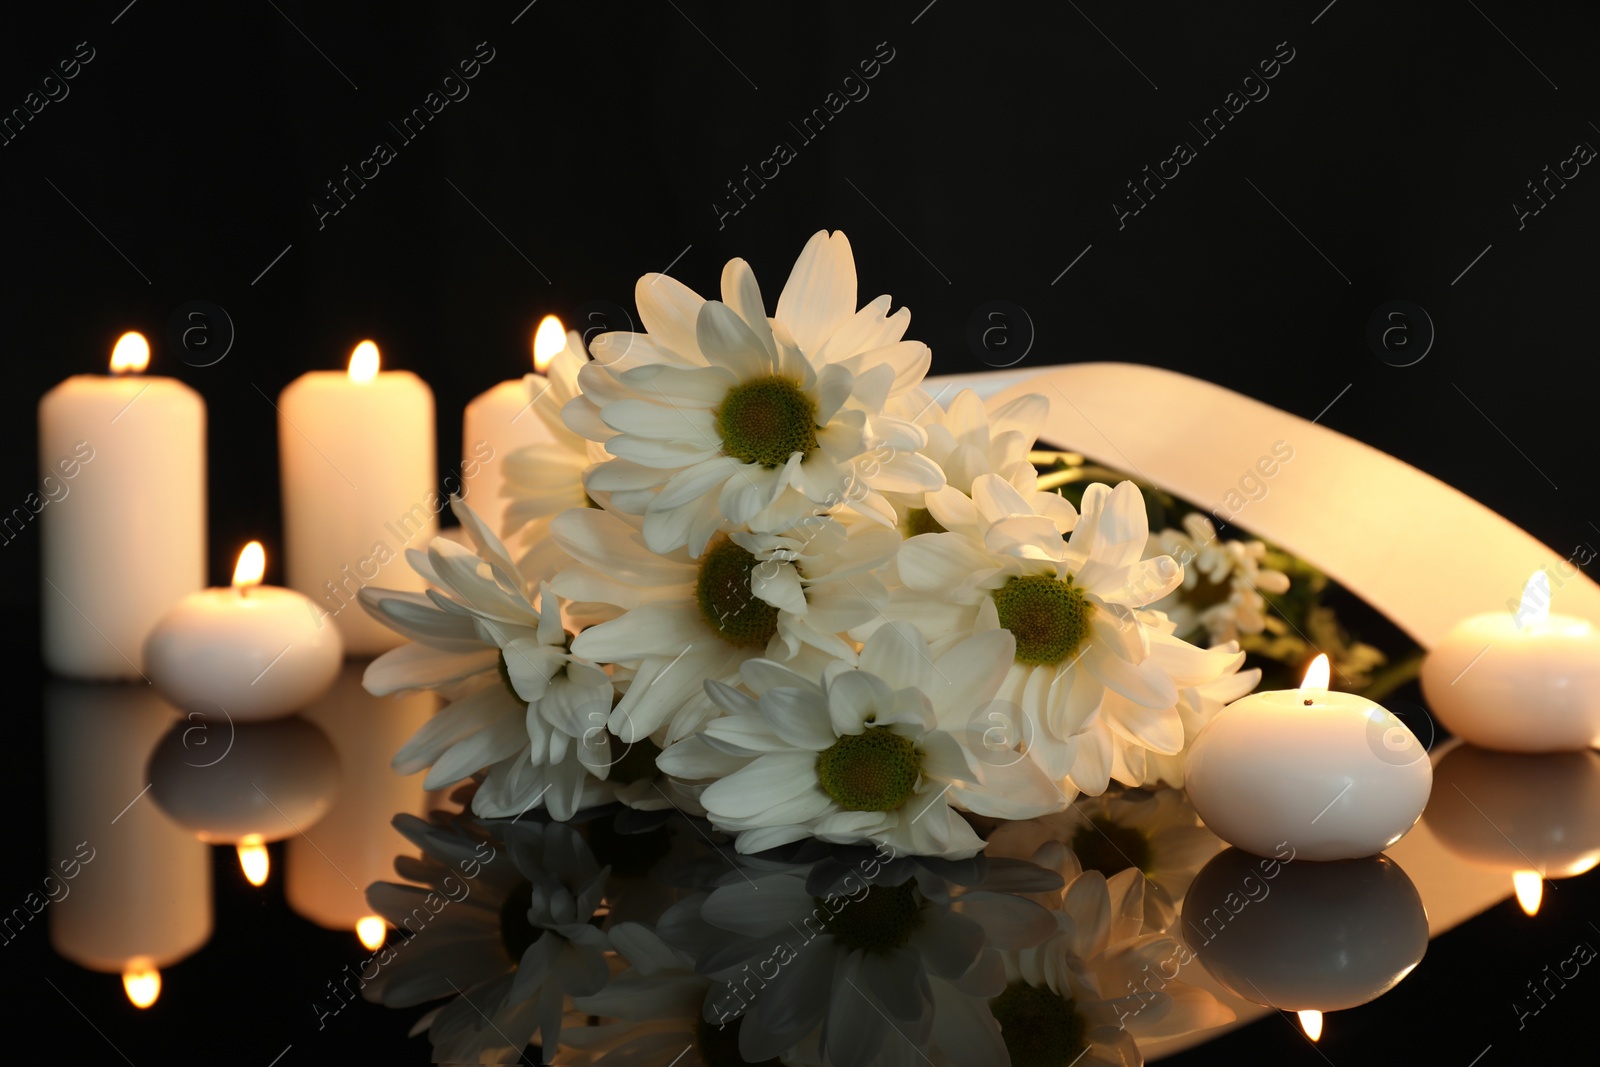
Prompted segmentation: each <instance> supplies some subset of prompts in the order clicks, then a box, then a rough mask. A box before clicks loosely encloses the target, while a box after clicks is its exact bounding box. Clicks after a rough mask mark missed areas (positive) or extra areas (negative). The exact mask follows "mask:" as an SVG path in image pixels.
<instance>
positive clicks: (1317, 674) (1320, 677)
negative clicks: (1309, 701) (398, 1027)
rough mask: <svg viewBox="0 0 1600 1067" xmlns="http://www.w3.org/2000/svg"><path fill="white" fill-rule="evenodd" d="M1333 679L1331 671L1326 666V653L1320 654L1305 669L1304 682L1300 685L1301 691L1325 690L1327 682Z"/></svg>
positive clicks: (1327, 665)
mask: <svg viewBox="0 0 1600 1067" xmlns="http://www.w3.org/2000/svg"><path fill="white" fill-rule="evenodd" d="M1332 677H1333V670H1332V668H1331V667H1330V666H1329V664H1328V657H1327V654H1326V653H1323V654H1320V655H1318V656H1317V658H1316V659H1314V660H1312V661H1311V665H1310V666H1309V667H1307V668H1306V676H1305V680H1304V681H1302V682H1301V683H1300V688H1301V689H1326V688H1328V682H1329V680H1330V679H1331V678H1332Z"/></svg>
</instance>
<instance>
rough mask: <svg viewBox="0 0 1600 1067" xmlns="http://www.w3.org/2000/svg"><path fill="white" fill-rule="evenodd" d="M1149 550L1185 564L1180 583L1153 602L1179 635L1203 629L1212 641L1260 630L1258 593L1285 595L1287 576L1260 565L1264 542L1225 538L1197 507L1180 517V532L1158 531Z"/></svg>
mask: <svg viewBox="0 0 1600 1067" xmlns="http://www.w3.org/2000/svg"><path fill="white" fill-rule="evenodd" d="M1149 551H1150V552H1152V553H1161V554H1164V555H1168V556H1171V557H1173V558H1174V559H1176V560H1178V561H1179V562H1180V563H1181V564H1183V568H1184V571H1183V586H1182V587H1181V588H1180V589H1178V590H1177V591H1175V592H1174V593H1172V594H1171V595H1170V596H1168V597H1167V598H1166V599H1164V600H1163V601H1162V602H1160V603H1159V604H1156V605H1155V606H1156V607H1158V608H1160V609H1162V610H1164V611H1166V612H1167V614H1168V615H1170V616H1171V617H1172V620H1173V621H1174V622H1175V623H1176V624H1177V634H1178V636H1180V637H1185V638H1188V637H1193V636H1195V635H1196V634H1197V633H1199V632H1200V631H1202V630H1203V631H1204V632H1205V633H1206V634H1207V635H1208V637H1209V638H1210V643H1211V644H1213V645H1216V644H1221V643H1223V642H1225V641H1236V640H1238V638H1239V635H1240V634H1241V633H1245V634H1258V633H1260V632H1261V631H1262V630H1263V629H1264V628H1265V627H1266V625H1267V600H1266V598H1265V597H1263V596H1262V595H1261V594H1262V593H1274V594H1277V593H1286V592H1288V591H1289V577H1288V575H1285V574H1283V573H1282V572H1280V571H1275V570H1269V569H1267V568H1265V567H1263V566H1262V561H1263V559H1264V558H1265V557H1266V554H1267V546H1266V545H1265V544H1263V543H1262V542H1260V541H1224V540H1222V539H1220V538H1219V537H1218V536H1217V529H1216V527H1215V526H1213V525H1212V523H1211V520H1210V519H1208V518H1206V516H1204V515H1202V514H1201V513H1200V512H1198V511H1193V512H1190V513H1189V514H1188V515H1185V516H1184V518H1183V530H1181V531H1180V530H1162V531H1161V532H1160V533H1159V534H1155V535H1152V536H1151V538H1150V545H1149Z"/></svg>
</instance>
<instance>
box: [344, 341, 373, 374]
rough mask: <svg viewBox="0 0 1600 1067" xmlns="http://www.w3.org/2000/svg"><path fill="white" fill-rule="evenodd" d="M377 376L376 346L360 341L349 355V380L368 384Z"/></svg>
mask: <svg viewBox="0 0 1600 1067" xmlns="http://www.w3.org/2000/svg"><path fill="white" fill-rule="evenodd" d="M377 376H378V346H377V345H375V344H373V343H372V342H371V341H362V342H361V343H360V344H358V345H356V347H355V350H354V351H353V352H351V353H350V380H351V381H352V382H370V381H372V379H374V378H376V377H377Z"/></svg>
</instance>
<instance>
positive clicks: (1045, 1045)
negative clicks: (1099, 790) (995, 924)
mask: <svg viewBox="0 0 1600 1067" xmlns="http://www.w3.org/2000/svg"><path fill="white" fill-rule="evenodd" d="M1145 884H1146V883H1145V881H1144V879H1143V878H1141V877H1140V875H1139V872H1137V871H1134V870H1127V871H1123V872H1122V873H1121V874H1118V875H1114V876H1113V877H1112V878H1110V879H1109V880H1108V879H1106V877H1105V876H1104V875H1102V874H1100V872H1098V871H1086V872H1084V873H1083V874H1080V875H1079V876H1078V877H1077V878H1075V879H1074V880H1073V881H1072V883H1071V884H1070V885H1068V886H1067V888H1066V890H1065V892H1064V893H1063V894H1062V902H1061V910H1059V911H1057V912H1055V913H1054V916H1055V919H1056V932H1055V935H1054V936H1052V937H1050V938H1049V939H1047V940H1046V941H1044V942H1043V943H1042V944H1040V945H1038V946H1036V947H1033V948H1027V949H1022V950H1020V951H1014V952H1004V953H1001V958H1002V959H1003V961H1004V963H1005V970H1006V987H1005V991H1004V992H1003V993H1001V994H1000V995H999V996H997V997H994V998H993V999H991V1000H990V1001H989V1002H988V1005H987V1012H988V1014H990V1015H992V1016H993V1018H994V1019H995V1020H996V1021H997V1022H998V1023H999V1024H1000V1036H1001V1039H1002V1040H1004V1041H1005V1043H1006V1048H1007V1050H1008V1051H1009V1052H1010V1054H1011V1062H1012V1063H1013V1064H1017V1063H1041V1064H1042V1063H1050V1064H1071V1063H1077V1064H1092V1065H1096V1067H1137V1065H1138V1064H1141V1063H1143V1056H1142V1055H1141V1053H1140V1052H1139V1049H1138V1047H1137V1046H1136V1045H1135V1044H1134V1039H1135V1038H1142V1039H1145V1040H1157V1039H1160V1038H1166V1037H1177V1036H1179V1035H1181V1034H1187V1033H1192V1032H1193V1031H1195V1030H1202V1029H1207V1028H1210V1027H1216V1026H1221V1025H1223V1024H1225V1023H1228V1022H1231V1021H1232V1020H1233V1018H1234V1016H1233V1012H1231V1011H1230V1010H1228V1009H1227V1008H1226V1007H1224V1006H1223V1005H1222V1004H1220V1003H1218V1001H1217V999H1216V998H1215V997H1213V996H1212V995H1211V994H1210V993H1207V992H1206V991H1205V990H1203V989H1199V988H1197V987H1195V986H1191V985H1189V984H1187V983H1185V982H1183V981H1181V980H1178V978H1177V977H1176V975H1177V971H1176V969H1174V970H1173V974H1172V975H1171V976H1168V975H1167V974H1166V972H1165V971H1164V970H1161V968H1162V967H1163V966H1164V965H1166V964H1170V963H1174V962H1175V961H1176V959H1177V957H1178V956H1179V955H1180V954H1181V953H1182V952H1183V949H1182V947H1181V946H1180V945H1179V943H1178V942H1177V940H1175V939H1174V938H1172V937H1170V936H1168V935H1166V934H1159V933H1147V932H1146V931H1145V927H1144V912H1145V908H1144V902H1143V899H1142V898H1143V894H1144V886H1145ZM1153 971H1154V972H1155V975H1153V974H1152V972H1153ZM1152 977H1155V982H1154V987H1153V988H1152V982H1151V978H1152Z"/></svg>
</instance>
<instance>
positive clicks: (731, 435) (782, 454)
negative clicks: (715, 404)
mask: <svg viewBox="0 0 1600 1067" xmlns="http://www.w3.org/2000/svg"><path fill="white" fill-rule="evenodd" d="M716 415H717V431H718V432H719V433H721V434H722V450H723V451H724V452H726V453H727V454H728V455H730V456H732V457H734V458H735V459H742V460H744V461H745V462H746V463H759V464H761V465H762V466H763V467H766V468H768V469H771V468H773V467H781V466H783V465H784V464H785V463H787V462H789V457H790V456H792V455H794V453H796V452H798V453H800V454H801V455H802V456H809V455H811V453H812V450H814V449H815V448H816V447H817V402H816V401H815V400H813V399H811V397H810V396H808V395H806V392H805V390H804V389H801V388H800V383H799V382H797V381H795V380H794V379H793V378H784V377H782V376H780V375H777V374H769V375H768V376H767V377H765V378H756V379H754V380H753V381H748V382H745V383H743V384H742V385H736V386H734V387H733V388H732V389H729V390H728V395H727V396H726V397H724V398H723V400H722V406H721V407H719V408H718V409H717V412H716Z"/></svg>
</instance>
